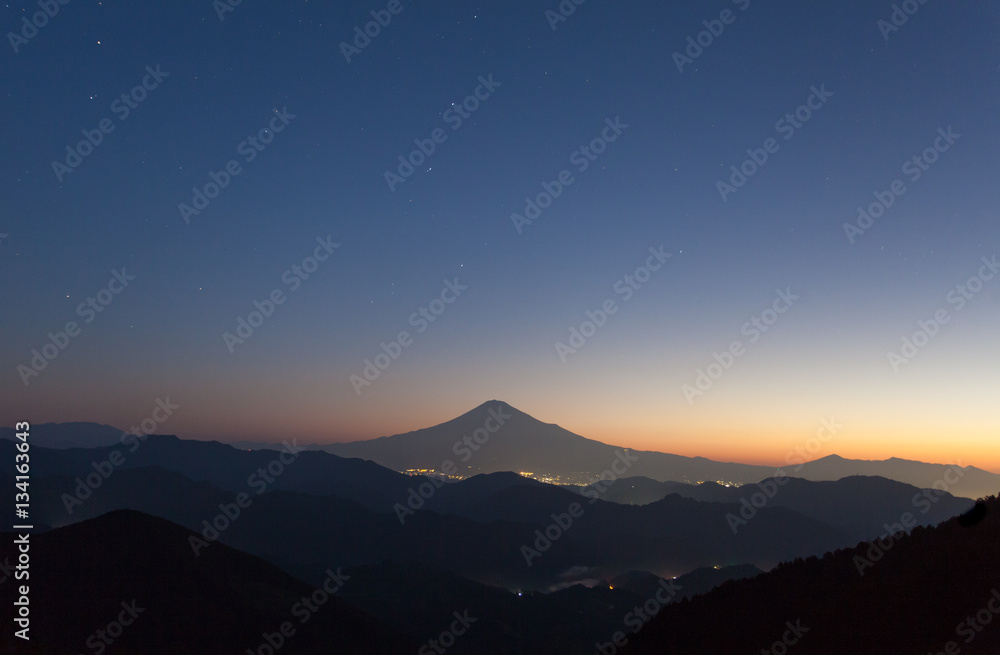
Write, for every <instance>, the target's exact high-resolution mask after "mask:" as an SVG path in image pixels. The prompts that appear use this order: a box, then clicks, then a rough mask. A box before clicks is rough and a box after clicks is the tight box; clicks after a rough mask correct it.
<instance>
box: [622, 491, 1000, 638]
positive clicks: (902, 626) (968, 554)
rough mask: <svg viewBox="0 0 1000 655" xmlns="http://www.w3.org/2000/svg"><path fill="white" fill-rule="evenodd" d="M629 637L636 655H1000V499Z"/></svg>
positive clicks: (689, 608)
mask: <svg viewBox="0 0 1000 655" xmlns="http://www.w3.org/2000/svg"><path fill="white" fill-rule="evenodd" d="M610 637H611V635H609V639H610ZM628 638H629V641H630V642H631V643H629V644H627V646H626V648H625V649H624V651H623V653H624V654H625V655H645V654H650V655H652V654H654V653H655V654H656V655H667V654H669V653H683V654H685V655H687V654H690V653H741V652H742V653H759V652H775V653H777V652H786V651H787V652H789V653H795V655H810V654H826V653H831V654H832V653H837V654H840V653H914V654H919V655H923V654H924V653H934V654H936V653H956V654H957V653H962V655H976V654H978V653H982V654H984V655H986V654H989V655H995V654H996V653H998V652H1000V501H998V500H997V498H996V497H992V498H990V499H987V501H986V502H984V503H981V504H978V505H977V506H976V507H975V508H974V509H973V510H971V511H970V512H969V513H968V514H966V515H963V516H962V517H956V518H953V519H950V520H948V521H946V522H944V523H942V524H941V525H939V526H937V527H933V528H923V527H918V528H915V529H914V530H913V531H912V532H911V533H910V534H909V535H908V536H896V537H895V538H891V539H888V538H887V539H884V540H882V541H881V544H880V543H878V542H876V543H875V544H871V543H862V544H860V545H858V546H857V547H855V548H851V549H845V550H839V551H836V552H835V553H829V554H827V555H825V556H824V557H823V558H822V559H818V558H815V557H810V558H809V559H807V560H804V561H803V560H796V561H795V562H791V563H787V564H784V565H782V566H779V567H777V568H776V569H774V570H772V571H771V572H769V573H766V574H763V575H759V576H756V577H754V578H751V579H748V580H740V581H736V582H730V583H726V584H724V585H722V586H721V587H719V588H717V589H715V590H714V591H712V592H710V593H709V594H706V595H704V596H701V597H698V598H695V599H692V600H690V601H684V602H682V603H680V604H677V605H671V606H669V607H667V608H666V609H664V610H663V611H662V612H660V614H659V615H658V616H657V617H656V618H655V619H653V620H652V621H650V622H649V623H648V624H647V625H646V626H645V627H644V628H643V629H642V630H641V631H640V632H639V633H638V634H637V635H636V634H629V635H628ZM779 643H780V644H781V645H780V646H778V645H777V644H779ZM616 651H618V649H617V648H615V649H614V650H611V649H605V651H604V652H605V654H606V655H610V654H611V653H613V652H616Z"/></svg>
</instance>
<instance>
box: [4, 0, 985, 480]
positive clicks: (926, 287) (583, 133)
mask: <svg viewBox="0 0 1000 655" xmlns="http://www.w3.org/2000/svg"><path fill="white" fill-rule="evenodd" d="M53 4H55V3H53ZM904 5H905V6H904ZM40 6H41V7H42V8H41V9H40ZM45 6H47V5H46V4H45V1H44V0H43V2H42V3H41V5H39V3H38V2H37V0H36V1H35V2H20V1H18V2H9V3H7V4H5V5H4V6H3V7H2V8H0V25H2V26H3V28H4V32H5V33H7V39H6V40H7V44H6V45H5V46H2V47H4V48H6V51H5V52H4V53H3V54H2V55H0V57H2V58H3V59H4V61H3V62H2V64H0V66H2V68H0V79H2V86H0V93H2V96H0V97H2V102H0V118H2V121H3V124H4V125H6V126H7V129H6V130H5V134H4V138H3V144H4V147H3V149H2V151H0V194H2V198H3V211H2V212H0V275H2V279H3V281H4V282H3V285H2V288H0V294H2V295H0V300H2V303H3V308H4V311H3V312H2V313H0V335H2V342H3V348H2V352H0V396H2V398H3V402H2V406H0V422H2V423H3V424H5V425H12V424H13V423H14V422H16V421H25V420H26V421H30V422H33V423H41V422H49V421H57V422H62V421H95V422H99V423H106V424H111V425H115V426H118V427H121V428H123V429H126V428H128V427H129V426H132V425H137V424H140V423H141V421H143V420H147V423H148V422H149V419H151V418H154V417H155V419H156V430H155V431H156V432H158V433H168V434H177V435H179V436H181V437H185V438H197V439H218V440H222V441H227V440H254V441H280V440H281V439H284V438H289V437H295V438H298V439H300V441H301V440H304V441H308V442H336V441H349V440H356V439H369V438H374V437H378V436H383V435H389V434H395V433H399V432H406V431H409V430H413V429H418V428H421V427H427V426H430V425H434V424H437V423H441V422H443V421H446V420H449V419H451V418H454V417H455V416H458V415H460V414H462V413H464V412H466V411H468V410H470V409H472V408H473V407H475V406H477V405H479V404H481V403H483V402H485V401H487V400H490V399H501V400H504V401H506V402H508V403H510V404H512V405H514V406H515V407H517V408H519V409H521V410H522V411H525V412H527V413H529V414H531V415H533V416H535V417H536V418H538V419H540V420H543V421H545V422H549V423H558V424H559V425H562V426H563V427H566V428H568V429H570V430H572V431H574V432H576V433H578V434H581V435H583V436H586V437H589V438H593V439H598V440H601V441H605V442H609V443H614V444H617V445H624V446H629V447H632V448H639V449H650V450H660V451H664V452H672V453H678V454H683V455H700V456H705V457H710V458H712V459H718V460H725V461H743V462H752V463H768V464H773V463H780V462H782V461H784V458H785V455H786V454H787V453H788V452H789V451H791V450H792V449H794V448H795V447H797V446H802V445H803V444H805V443H807V442H808V441H809V439H810V438H811V437H813V436H814V435H815V434H816V432H817V430H819V429H820V428H821V427H822V426H823V425H824V421H829V422H832V423H833V424H836V425H838V426H840V427H838V428H837V432H836V434H835V435H834V438H832V439H830V440H828V441H827V443H825V444H824V446H823V448H822V449H821V450H819V451H817V452H816V453H815V456H816V457H821V456H824V455H828V454H833V453H836V454H839V455H841V456H844V457H852V458H860V459H883V458H887V457H902V458H907V459H920V460H924V461H934V462H957V463H961V464H963V465H975V466H979V467H981V468H985V469H989V470H992V471H997V472H1000V438H998V437H1000V415H998V414H997V412H996V399H997V397H998V396H1000V376H998V375H997V371H998V370H1000V347H998V342H997V339H996V326H997V324H998V320H1000V279H997V278H1000V276H998V275H997V273H1000V268H998V266H997V264H996V262H997V258H998V256H1000V221H998V220H997V218H998V216H997V207H998V200H1000V185H998V184H997V183H996V181H997V179H998V165H997V152H998V151H1000V148H998V146H1000V128H998V121H997V116H998V115H1000V97H998V88H1000V41H998V40H997V38H996V34H997V27H998V22H1000V7H998V6H997V5H996V4H995V3H989V2H986V1H974V2H967V3H963V4H962V5H961V7H960V8H957V7H956V6H955V5H953V4H950V3H944V2H927V3H925V4H920V3H918V2H916V0H912V2H908V3H902V4H900V3H897V4H896V5H894V4H893V3H890V2H865V3H862V2H850V3H816V2H809V3H799V2H791V1H790V0H784V1H778V2H770V3H764V2H759V1H758V0H737V1H735V2H733V1H730V0H726V1H715V2H709V3H702V2H699V3H694V2H685V3H657V2H652V1H645V0H644V1H641V2H633V3H627V4H625V5H624V6H623V5H622V4H621V3H611V2H600V1H598V0H592V1H591V2H584V3H583V4H580V5H576V4H575V3H573V2H568V1H566V2H562V3H561V4H560V3H558V2H556V1H555V0H549V1H548V2H541V3H539V2H528V1H527V0H508V1H506V2H492V3H475V2H473V3H466V2H457V1H451V0H442V1H440V2H435V3H431V2H420V1H419V0H418V1H413V0H400V1H398V2H397V1H393V2H388V1H387V2H382V1H381V0H378V1H375V2H369V1H368V0H365V1H359V0H347V1H345V2H338V3H322V2H317V1H316V0H314V1H313V2H307V1H302V0H290V1H289V2H283V3H250V2H244V3H240V4H238V5H236V6H232V5H230V4H229V2H228V1H226V0H218V1H217V2H214V3H212V2H208V1H207V0H206V1H203V2H200V3H193V4H192V3H177V4H174V3H152V4H151V3H138V2H94V1H93V0H73V1H72V2H69V3H68V4H60V5H58V7H57V9H58V11H57V12H55V9H53V7H51V6H50V7H49V13H53V12H55V13H54V15H52V16H48V15H45V14H44V13H43V14H39V12H42V11H43V10H44V7H45ZM32 20H34V21H35V24H34V25H32V24H31V23H32ZM39 25H40V26H39ZM365 30H367V34H366V33H365ZM81 142H82V144H81ZM861 210H864V214H862V213H861ZM88 299H90V300H88ZM255 303H256V304H255ZM69 324H72V325H69ZM574 331H575V332H574ZM404 332H405V333H406V334H405V335H404V334H402V333H404ZM907 340H908V341H907ZM908 344H909V345H908ZM158 401H163V403H167V402H169V404H170V405H171V406H172V407H173V406H175V408H174V409H172V410H171V411H170V413H169V415H166V414H165V413H164V412H163V411H162V410H161V411H158V412H157V411H154V410H156V408H157V407H158V406H160V404H158ZM161 419H162V420H161ZM148 424H150V423H148Z"/></svg>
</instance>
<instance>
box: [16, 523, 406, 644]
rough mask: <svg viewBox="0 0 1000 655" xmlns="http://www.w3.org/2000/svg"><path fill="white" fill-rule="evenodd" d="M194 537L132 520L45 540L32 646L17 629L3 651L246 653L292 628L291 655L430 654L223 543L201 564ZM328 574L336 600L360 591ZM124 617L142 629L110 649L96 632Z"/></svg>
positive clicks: (39, 554)
mask: <svg viewBox="0 0 1000 655" xmlns="http://www.w3.org/2000/svg"><path fill="white" fill-rule="evenodd" d="M191 536H192V533H191V532H190V531H188V530H186V529H184V528H182V527H181V526H179V525H176V524H174V523H170V522H168V521H165V520H163V519H160V518H156V517H152V516H148V515H146V514H142V513H140V512H134V511H128V510H122V511H116V512H111V513H109V514H105V515H103V516H100V517H98V518H95V519H92V520H88V521H85V522H82V523H78V524H75V525H71V526H68V527H64V528H60V529H56V530H53V531H51V532H48V533H45V534H39V535H33V536H32V537H31V551H30V552H31V561H32V564H33V566H32V568H31V570H30V574H31V577H30V594H31V600H32V604H31V631H30V633H29V636H30V637H31V640H30V642H27V643H25V642H24V641H23V640H21V639H19V638H16V637H15V636H14V635H13V630H12V629H10V628H9V627H8V629H6V630H4V631H3V632H2V634H0V649H2V651H3V652H4V653H10V654H12V655H13V654H17V653H39V654H41V653H80V652H98V651H96V650H94V648H98V647H99V648H100V649H101V650H102V651H103V652H105V653H108V654H115V653H122V654H124V655H138V654H140V653H141V654H143V655H157V654H160V653H162V654H163V655H168V654H170V655H173V654H175V653H229V652H236V653H239V652H246V649H252V651H256V650H257V649H258V646H259V645H260V644H262V643H268V642H267V641H266V637H265V633H268V634H270V635H272V641H276V640H277V638H281V637H282V635H281V633H280V629H281V625H282V624H283V623H285V622H286V621H287V622H290V626H291V627H292V628H294V633H292V634H291V636H288V637H284V644H283V646H282V648H281V650H280V652H281V653H303V654H306V653H308V654H312V653H317V652H326V651H327V649H328V648H329V646H330V644H337V647H338V649H344V651H345V652H365V653H385V654H386V655H389V654H392V655H396V654H398V653H401V652H415V651H416V649H417V648H418V647H419V644H418V643H417V642H416V640H414V639H413V638H412V637H409V636H406V635H404V634H402V633H400V632H398V631H397V630H395V629H394V628H391V627H390V626H388V625H386V624H384V623H382V622H380V621H377V620H376V619H374V618H372V617H370V616H368V615H366V614H364V613H362V612H361V611H359V610H357V609H355V608H353V607H351V606H350V605H348V604H347V603H346V602H345V601H344V600H342V599H341V598H339V597H338V595H337V594H336V593H334V594H332V595H330V594H328V596H327V598H326V599H325V600H324V601H323V603H322V604H320V603H319V602H318V599H320V598H322V596H321V595H317V596H315V597H313V594H314V593H315V592H316V587H314V586H312V585H308V584H306V583H304V582H302V581H301V580H297V579H295V578H293V577H292V576H290V575H288V574H287V573H285V572H283V571H281V570H279V569H277V568H276V567H274V566H273V565H271V564H268V563H267V562H265V561H263V560H261V559H259V558H257V557H252V556H250V555H247V554H246V553H242V552H239V551H237V550H234V549H232V548H229V547H227V546H224V545H222V544H215V545H214V546H213V547H212V548H210V549H206V550H205V551H204V552H202V553H201V554H200V555H199V556H198V557H195V556H194V555H193V554H192V551H191V547H190V546H189V545H188V539H189V538H190V537H191ZM2 537H3V538H2V540H0V561H16V560H17V556H18V547H17V546H15V545H14V540H15V538H16V537H15V536H14V535H12V534H9V533H5V534H3V535H2ZM326 569H331V572H332V573H333V574H334V577H332V578H330V579H331V582H330V583H329V584H328V587H329V588H330V589H337V588H338V587H337V585H340V586H341V587H344V586H346V585H348V584H350V583H351V581H350V580H349V579H348V580H346V581H342V580H339V579H338V578H336V575H337V573H338V572H337V570H336V566H335V564H333V563H332V562H331V563H330V564H328V565H327V566H326V567H325V568H324V569H322V570H321V571H318V572H317V576H318V577H320V578H325V577H327V574H324V571H325V570H326ZM341 573H342V572H341ZM332 580H336V582H332ZM17 589H18V585H16V584H14V583H13V581H10V580H8V581H7V582H6V583H5V584H2V585H0V600H2V602H3V604H4V606H5V607H12V606H13V602H14V600H15V599H16V598H15V594H16V593H18V592H17ZM304 597H309V598H316V599H317V602H316V604H315V605H314V607H315V611H312V609H310V608H308V607H307V606H305V605H303V604H302V599H303V598H304ZM123 604H124V605H127V606H129V609H130V610H131V614H129V613H128V612H127V611H126V610H125V609H123V607H124V605H123ZM123 611H125V612H126V614H125V615H124V616H122V612H123ZM307 613H308V616H307ZM119 617H121V618H123V619H124V621H128V622H129V623H130V625H127V626H124V627H123V628H122V629H121V631H120V636H115V635H116V633H117V632H118V630H117V629H116V628H112V629H108V630H107V631H106V632H107V634H109V635H112V636H115V638H114V639H113V643H111V644H110V645H107V641H106V640H104V639H103V638H102V637H101V636H100V635H97V634H96V631H97V630H100V629H105V628H107V626H108V624H109V623H111V622H113V621H116V620H118V618H119ZM303 618H305V619H306V622H305V623H303V622H302V619H303ZM124 621H123V622H124ZM275 634H277V636H276V637H275V636H274V635H275ZM105 647H107V649H106V650H104V648H105Z"/></svg>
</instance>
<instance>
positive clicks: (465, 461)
mask: <svg viewBox="0 0 1000 655" xmlns="http://www.w3.org/2000/svg"><path fill="white" fill-rule="evenodd" d="M491 428H492V430H491ZM121 435H122V433H121V431H118V430H116V429H115V428H112V427H110V426H101V425H97V424H81V423H73V424H40V425H36V426H33V428H32V439H33V440H34V441H35V443H36V445H40V446H46V447H53V448H67V447H84V446H85V447H95V446H105V447H109V446H114V445H115V444H117V443H119V442H120V438H121ZM0 439H13V430H12V429H10V428H0ZM135 442H136V440H134V439H133V440H132V441H131V443H135ZM480 442H481V443H480ZM300 446H303V447H305V448H307V449H308V450H324V451H326V452H329V453H332V454H335V455H339V456H341V457H345V458H359V459H364V460H369V461H371V462H375V463H377V464H380V465H382V466H383V467H386V468H389V469H392V470H394V471H416V470H424V471H431V472H438V473H440V472H445V471H443V469H442V467H446V468H449V470H453V471H454V474H455V475H461V476H462V477H471V476H472V475H475V474H478V473H496V472H503V471H514V472H525V473H531V474H532V477H535V478H545V479H546V480H547V481H554V482H557V483H562V484H576V485H586V484H589V483H592V482H594V481H595V480H596V479H597V478H598V477H599V476H600V475H601V474H602V472H604V471H609V470H610V469H611V467H612V466H615V467H617V468H618V469H621V467H622V464H621V458H620V453H623V452H624V453H627V455H628V458H629V459H630V461H629V462H628V467H627V470H626V472H625V473H624V474H621V473H619V474H618V475H617V477H623V475H624V476H628V477H646V478H649V479H650V480H654V481H659V482H682V483H687V484H697V483H699V482H706V481H707V482H717V483H722V484H729V485H736V486H739V485H742V484H749V483H756V482H760V481H761V480H763V479H765V478H768V477H772V476H774V475H776V474H779V472H780V473H783V474H784V475H787V476H794V477H798V478H803V479H806V480H815V481H835V480H839V479H841V478H844V477H848V476H852V475H862V476H877V477H884V478H888V479H890V480H897V481H899V482H904V483H906V484H910V485H913V486H915V487H919V488H934V487H937V488H939V489H943V490H946V491H949V492H951V493H952V494H954V495H957V496H964V497H967V498H979V497H982V496H986V495H990V494H993V493H996V491H997V490H998V489H1000V474H996V473H991V472H989V471H984V470H982V469H978V468H976V467H974V466H969V465H962V466H960V465H958V463H955V464H950V463H947V464H930V463H924V462H916V461H911V460H904V459H898V458H892V459H887V460H881V461H869V460H850V459H845V458H842V457H839V456H837V455H834V454H831V455H826V456H824V457H822V458H819V459H816V460H814V461H811V462H802V463H798V462H795V464H794V465H787V464H786V465H784V466H781V464H780V463H779V465H778V466H775V467H769V466H758V465H751V464H739V463H728V462H716V461H713V460H709V459H705V458H703V457H685V456H682V455H672V454H668V453H660V452H654V451H639V450H631V449H627V448H623V447H619V446H614V445H609V444H604V443H601V442H599V441H594V440H591V439H587V438H585V437H582V436H580V435H577V434H574V433H572V432H570V431H568V430H565V429H563V428H561V427H559V426H558V425H555V424H552V423H544V422H542V421H539V420H537V419H535V418H533V417H532V416H529V415H528V414H525V413H524V412H521V411H520V410H518V409H516V408H514V407H512V406H510V405H509V404H507V403H505V402H503V401H499V400H492V401H489V402H486V403H483V404H482V405H480V406H478V407H476V408H474V409H472V410H470V411H469V412H466V413H465V414H462V415H461V416H459V417H457V418H454V419H452V420H450V421H446V422H445V423H441V424H439V425H436V426H433V427H429V428H423V429H419V430H415V431H413V432H407V433H404V434H398V435H394V436H388V437H380V438H378V439H371V440H367V441H354V442H349V443H340V444H310V445H306V444H300ZM234 447H241V448H250V449H255V450H257V449H266V450H275V449H281V448H282V447H283V446H282V444H281V443H252V444H251V443H246V442H241V443H239V444H234ZM449 462H450V463H451V466H453V467H454V468H453V469H451V466H449V464H448V463H449ZM616 462H617V464H616ZM616 473H617V471H616ZM195 479H199V478H195ZM202 479H207V478H202ZM318 484H325V483H318ZM661 497H662V496H661Z"/></svg>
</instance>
